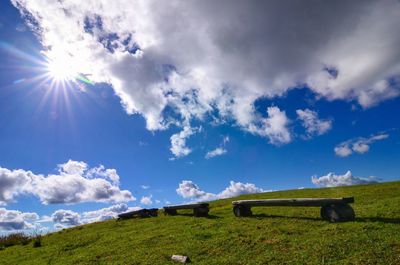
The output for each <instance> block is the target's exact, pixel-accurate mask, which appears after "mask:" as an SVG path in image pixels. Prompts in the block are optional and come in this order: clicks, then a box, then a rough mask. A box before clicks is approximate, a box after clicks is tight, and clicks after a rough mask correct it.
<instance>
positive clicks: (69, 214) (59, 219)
mask: <svg viewBox="0 0 400 265" xmlns="http://www.w3.org/2000/svg"><path fill="white" fill-rule="evenodd" d="M51 218H52V221H53V222H54V223H56V224H58V225H59V226H58V227H69V226H76V225H80V224H82V223H81V216H80V215H79V213H77V212H74V211H71V210H62V209H60V210H57V211H55V212H54V213H53V214H52V215H51Z"/></svg>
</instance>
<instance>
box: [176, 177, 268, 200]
mask: <svg viewBox="0 0 400 265" xmlns="http://www.w3.org/2000/svg"><path fill="white" fill-rule="evenodd" d="M229 184H230V185H229V186H228V187H226V188H225V189H224V190H223V191H221V192H220V193H218V194H214V193H210V192H205V191H203V190H201V189H200V187H199V186H198V185H197V184H195V183H194V182H193V181H191V180H183V181H182V182H181V183H180V184H179V186H178V188H177V189H176V192H177V193H178V195H179V196H181V197H183V198H185V199H190V200H193V201H211V200H218V199H225V198H230V197H235V196H239V195H242V194H252V193H260V192H267V190H263V189H261V188H259V187H257V186H256V185H254V184H252V183H241V182H234V181H231V182H230V183H229Z"/></svg>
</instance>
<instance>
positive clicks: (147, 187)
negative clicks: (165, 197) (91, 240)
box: [140, 185, 150, 190]
mask: <svg viewBox="0 0 400 265" xmlns="http://www.w3.org/2000/svg"><path fill="white" fill-rule="evenodd" d="M140 187H141V188H142V189H144V190H148V189H149V188H150V186H148V185H141V186H140Z"/></svg>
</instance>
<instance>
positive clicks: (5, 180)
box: [0, 167, 35, 205]
mask: <svg viewBox="0 0 400 265" xmlns="http://www.w3.org/2000/svg"><path fill="white" fill-rule="evenodd" d="M34 176H35V175H34V174H33V173H32V172H30V171H25V170H22V169H17V170H9V169H7V168H2V167H0V205H6V204H7V203H9V202H12V201H14V199H15V197H16V196H17V195H19V194H22V193H25V192H26V191H27V190H28V189H29V183H31V181H32V179H33V177H34Z"/></svg>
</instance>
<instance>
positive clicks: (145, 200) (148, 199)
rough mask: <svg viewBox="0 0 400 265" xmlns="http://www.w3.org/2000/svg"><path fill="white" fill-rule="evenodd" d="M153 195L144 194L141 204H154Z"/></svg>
mask: <svg viewBox="0 0 400 265" xmlns="http://www.w3.org/2000/svg"><path fill="white" fill-rule="evenodd" d="M152 197H153V196H152V195H150V196H143V197H142V198H141V199H140V203H141V204H144V205H150V204H153V201H152Z"/></svg>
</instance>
